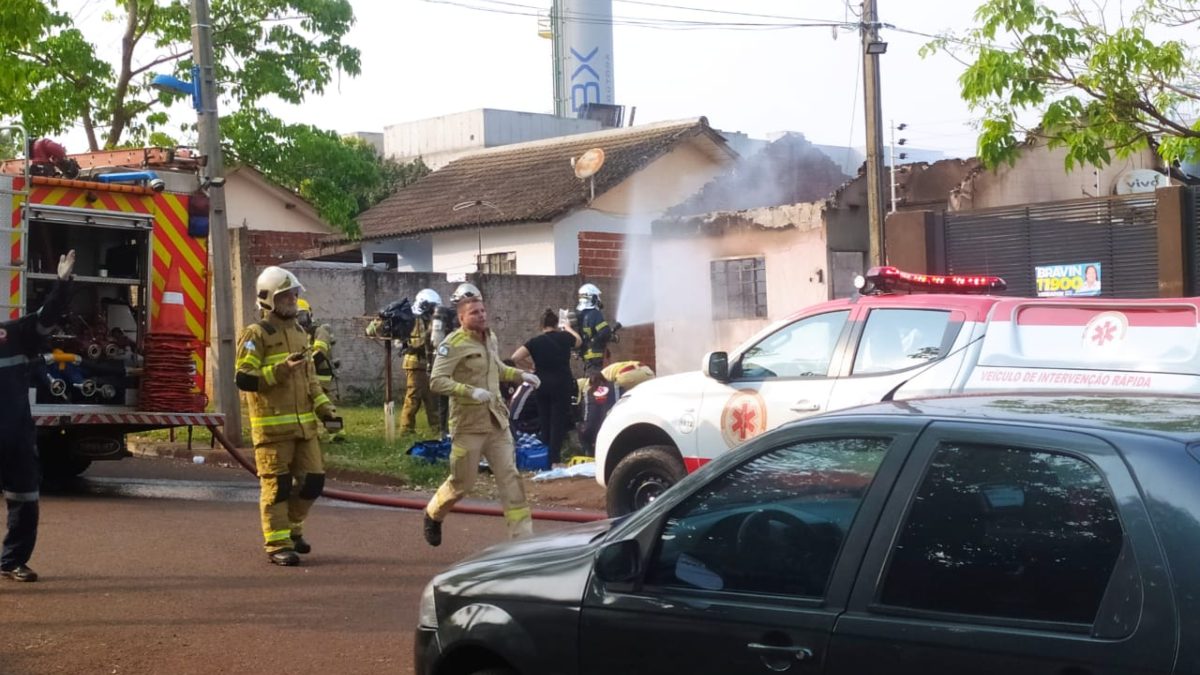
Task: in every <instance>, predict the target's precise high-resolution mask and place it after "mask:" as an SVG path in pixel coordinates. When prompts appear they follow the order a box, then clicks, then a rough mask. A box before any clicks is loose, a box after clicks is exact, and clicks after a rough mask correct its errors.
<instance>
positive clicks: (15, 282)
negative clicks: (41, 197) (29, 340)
mask: <svg viewBox="0 0 1200 675" xmlns="http://www.w3.org/2000/svg"><path fill="white" fill-rule="evenodd" d="M24 183H25V179H23V178H18V179H16V180H14V181H13V186H14V188H15V189H17V190H20V189H21V186H23V185H24ZM23 199H24V197H22V196H21V195H14V196H13V209H12V220H11V223H12V228H13V231H12V232H11V233H9V242H8V244H9V257H8V259H9V260H11V261H12V262H13V264H18V263H19V264H21V265H24V264H25V261H24V260H21V237H22V236H24V235H22V234H21V233H20V232H19V231H18V230H19V229H20V227H21V200H23ZM8 304H9V305H10V308H9V310H8V318H9V319H19V318H20V317H21V311H22V308H21V273H20V272H18V271H17V270H12V271H10V272H9V273H8Z"/></svg>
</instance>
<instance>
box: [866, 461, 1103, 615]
mask: <svg viewBox="0 0 1200 675" xmlns="http://www.w3.org/2000/svg"><path fill="white" fill-rule="evenodd" d="M1122 544H1123V531H1122V528H1121V523H1120V520H1119V519H1118V516H1117V511H1116V507H1115V506H1114V503H1113V500H1112V497H1111V495H1110V494H1109V490H1108V487H1107V484H1106V483H1105V481H1104V479H1103V477H1102V476H1101V475H1100V473H1099V472H1098V471H1097V470H1096V469H1095V468H1094V467H1093V466H1092V465H1091V464H1089V463H1088V462H1085V461H1084V460H1082V459H1079V458H1076V457H1072V456H1069V455H1065V454H1061V453H1056V452H1047V451H1041V450H1031V449H1025V448H1012V447H1004V446H998V445H983V444H967V443H961V444H943V445H942V446H940V447H939V448H938V449H937V452H936V454H935V455H934V458H933V461H932V462H931V464H930V467H929V469H928V471H927V472H926V475H925V477H924V479H923V481H922V483H921V486H920V488H919V490H918V492H917V496H916V499H915V500H914V501H913V503H912V506H911V508H910V511H909V513H908V516H907V519H906V522H905V523H904V526H903V530H902V531H901V534H900V537H899V539H898V540H897V544H896V546H895V548H894V549H893V550H892V554H891V561H890V563H889V567H888V572H887V575H886V577H885V581H884V586H883V595H882V601H883V603H884V604H885V605H895V606H899V607H907V608H914V609H923V610H933V611H939V612H954V613H959V614H973V615H981V616H988V617H1003V618H1008V619H1030V620H1039V621H1061V622H1070V623H1080V624H1091V623H1092V622H1093V621H1094V619H1095V616H1096V611H1097V609H1098V608H1099V606H1100V602H1101V599H1102V598H1103V596H1104V592H1105V589H1106V588H1107V587H1108V581H1109V577H1110V576H1111V575H1112V571H1113V568H1114V566H1115V564H1116V561H1117V557H1118V555H1119V554H1120V552H1121V548H1122Z"/></svg>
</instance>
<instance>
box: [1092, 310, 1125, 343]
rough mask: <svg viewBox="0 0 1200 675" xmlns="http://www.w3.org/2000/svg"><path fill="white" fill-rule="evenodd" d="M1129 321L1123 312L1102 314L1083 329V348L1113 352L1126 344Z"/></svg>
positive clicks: (1093, 318)
mask: <svg viewBox="0 0 1200 675" xmlns="http://www.w3.org/2000/svg"><path fill="white" fill-rule="evenodd" d="M1128 332H1129V319H1128V318H1126V316H1125V315H1124V314H1122V313H1121V312H1101V313H1099V314H1097V315H1096V316H1094V317H1092V320H1091V321H1088V322H1087V325H1086V326H1084V327H1083V346H1084V347H1085V348H1088V349H1091V350H1093V351H1095V350H1105V351H1108V350H1112V349H1116V348H1119V347H1120V346H1121V345H1123V344H1124V343H1125V334H1126V333H1128Z"/></svg>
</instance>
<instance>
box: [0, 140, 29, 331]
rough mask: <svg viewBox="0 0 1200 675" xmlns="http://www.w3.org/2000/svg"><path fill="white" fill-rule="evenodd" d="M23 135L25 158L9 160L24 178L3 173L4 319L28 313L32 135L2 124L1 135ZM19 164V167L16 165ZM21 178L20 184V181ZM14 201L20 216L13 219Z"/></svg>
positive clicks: (0, 262) (0, 252)
mask: <svg viewBox="0 0 1200 675" xmlns="http://www.w3.org/2000/svg"><path fill="white" fill-rule="evenodd" d="M3 135H8V136H9V137H10V138H12V139H14V140H15V139H17V137H20V145H18V146H16V147H18V148H21V152H22V154H23V155H25V158H24V159H20V160H12V161H10V162H7V164H9V165H10V166H11V168H13V169H20V171H19V172H18V171H13V173H19V175H20V177H19V178H18V177H17V176H12V175H0V279H2V280H3V281H4V285H3V287H0V319H2V320H8V319H17V318H20V316H21V315H22V314H24V313H25V260H26V254H27V252H28V248H29V237H28V233H29V209H28V208H26V207H27V205H28V202H29V188H30V179H29V157H28V148H29V134H28V132H26V131H25V128H24V127H22V126H20V125H7V126H0V136H3ZM13 165H15V166H13ZM18 181H20V184H19V186H18V185H17V182H18ZM14 202H16V203H18V204H20V208H21V210H20V214H21V215H20V217H19V218H17V219H14V218H13V213H14V211H13V208H14Z"/></svg>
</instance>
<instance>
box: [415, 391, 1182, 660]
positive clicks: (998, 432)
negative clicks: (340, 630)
mask: <svg viewBox="0 0 1200 675" xmlns="http://www.w3.org/2000/svg"><path fill="white" fill-rule="evenodd" d="M416 661H417V672H418V673H420V674H421V675H433V674H436V675H472V674H487V675H502V674H511V673H520V674H522V675H533V674H535V673H547V674H548V673H563V674H571V673H586V674H589V675H592V674H595V675H638V674H646V675H649V674H655V675H661V674H664V673H688V674H690V675H704V674H708V673H712V674H714V675H715V674H720V675H733V674H739V673H772V672H789V673H828V674H834V675H892V674H895V675H899V674H901V673H904V674H909V673H912V674H921V675H927V674H929V673H952V674H967V673H969V674H973V675H987V674H996V675H1000V674H1003V675H1012V674H1017V675H1041V674H1053V675H1092V674H1096V675H1099V674H1101V673H1200V399H1196V398H1182V397H1129V398H1112V397H1100V396H1089V395H1077V396H1076V395H1072V396H1064V395H1054V396H1051V395H1041V396H1039V395H1029V396H1003V397H999V396H976V397H953V398H937V399H925V400H915V401H897V402H891V403H884V404H878V405H874V406H870V407H866V408H858V409H854V410H848V411H843V412H841V413H836V414H831V415H826V416H823V417H819V418H813V419H810V420H807V421H804V422H799V423H796V424H792V425H789V426H786V427H782V428H779V429H776V430H774V431H772V432H769V433H767V434H764V435H763V436H760V437H759V438H757V439H755V440H754V441H752V442H750V443H748V444H746V445H745V446H742V447H741V448H740V449H738V450H737V451H735V452H732V453H729V454H727V455H725V456H723V457H722V458H720V459H719V460H716V461H714V462H712V463H711V464H709V465H708V466H706V467H704V468H703V469H701V470H699V471H697V472H695V473H693V474H692V475H690V476H688V477H687V478H686V479H685V480H683V481H682V482H680V483H679V484H678V485H677V486H675V487H674V488H672V489H671V490H669V491H667V492H666V493H665V494H664V495H663V496H662V497H661V498H660V499H658V500H657V501H655V502H654V503H652V504H651V505H650V506H648V507H647V508H645V509H643V510H641V511H638V512H636V513H634V514H633V515H631V516H628V517H627V518H625V519H623V520H618V521H604V522H600V523H596V524H593V525H588V526H581V527H578V528H574V529H571V530H565V531H560V532H556V533H555V534H552V535H549V536H544V537H538V538H535V539H527V540H523V541H519V542H515V543H511V544H505V545H500V546H496V547H493V548H491V549H488V550H487V551H484V552H483V553H482V554H480V555H478V556H476V557H474V558H472V559H469V560H466V561H464V562H462V563H459V564H458V565H456V566H455V567H453V568H451V569H449V570H447V571H446V572H443V573H442V574H440V575H438V576H437V577H436V578H434V579H433V581H432V582H431V583H430V585H429V587H428V588H427V589H426V593H425V597H424V598H423V600H422V603H421V612H420V620H419V627H418V629H417V640H416Z"/></svg>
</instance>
